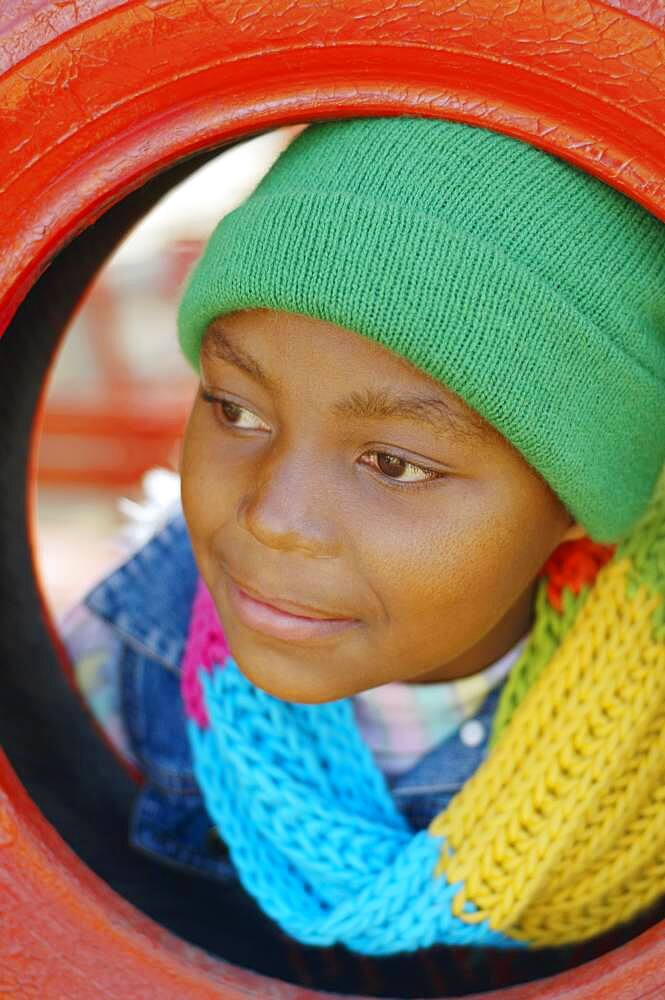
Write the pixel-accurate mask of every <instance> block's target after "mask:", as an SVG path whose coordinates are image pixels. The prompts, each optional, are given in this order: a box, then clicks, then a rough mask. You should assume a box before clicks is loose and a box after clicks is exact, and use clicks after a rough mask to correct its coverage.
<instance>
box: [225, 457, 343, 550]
mask: <svg viewBox="0 0 665 1000" xmlns="http://www.w3.org/2000/svg"><path fill="white" fill-rule="evenodd" d="M334 502H335V501H334V497H333V495H332V491H331V489H330V480H329V478H327V477H326V474H325V469H324V468H323V466H322V464H321V461H320V459H319V460H318V461H317V460H315V459H314V458H313V457H312V453H311V451H309V452H308V453H307V454H305V453H304V452H302V451H301V452H300V453H299V454H293V453H291V455H286V456H283V457H278V456H277V455H276V454H275V453H274V452H273V455H272V457H271V458H270V460H267V461H265V462H264V463H263V464H262V465H261V466H260V467H257V469H256V475H255V477H254V478H253V480H252V482H251V483H250V485H249V487H248V489H247V491H246V492H245V495H244V496H243V498H242V500H241V501H240V504H239V506H238V512H237V520H238V523H239V524H240V525H241V526H242V527H243V528H245V529H246V530H247V531H249V532H250V533H251V534H252V535H253V536H254V537H255V538H256V540H257V541H259V542H260V543H261V544H262V545H265V546H267V547H268V548H273V549H282V550H284V551H286V550H300V551H302V552H305V553H306V554H307V555H309V556H312V557H314V558H322V559H323V558H331V557H333V556H335V555H337V554H338V552H339V546H338V533H337V530H336V524H335V519H334V517H333V511H334Z"/></svg>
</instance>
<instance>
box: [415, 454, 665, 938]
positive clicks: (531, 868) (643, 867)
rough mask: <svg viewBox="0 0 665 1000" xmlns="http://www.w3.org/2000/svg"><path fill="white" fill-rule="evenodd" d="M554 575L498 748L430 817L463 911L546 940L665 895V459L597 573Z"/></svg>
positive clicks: (503, 715)
mask: <svg viewBox="0 0 665 1000" xmlns="http://www.w3.org/2000/svg"><path fill="white" fill-rule="evenodd" d="M549 585H550V591H549V592H548V580H547V579H544V580H543V582H542V583H541V586H540V589H539V591H538V596H537V609H538V610H537V619H536V627H534V630H533V633H532V635H531V638H530V641H529V644H528V645H527V647H526V649H525V650H524V652H523V654H522V657H521V659H520V661H519V662H518V663H517V664H516V665H515V667H514V668H513V672H512V675H511V680H510V682H509V683H508V685H507V686H506V689H505V693H504V696H503V699H502V703H501V704H500V706H499V710H498V712H497V716H496V732H495V734H494V742H493V746H492V750H491V752H490V754H489V756H488V758H487V760H486V761H485V762H484V763H483V764H482V766H481V767H480V768H479V770H478V771H477V772H476V773H475V774H474V775H473V777H472V778H471V779H470V780H469V781H467V782H466V784H465V785H464V787H463V788H462V789H461V791H460V792H459V794H458V795H457V796H456V797H455V799H454V800H453V801H452V802H451V804H450V805H449V807H448V808H447V809H446V810H445V811H444V812H443V813H441V814H440V815H439V816H437V817H436V818H435V819H434V820H433V821H432V823H431V824H430V827H429V830H430V832H431V833H432V834H435V835H440V834H443V835H444V836H445V837H446V839H447V842H448V844H449V845H450V847H451V848H452V851H445V852H444V853H443V855H442V857H441V859H440V861H439V865H438V867H437V874H439V873H441V872H445V874H446V877H447V879H448V881H449V882H458V881H460V882H461V883H462V885H463V888H462V889H460V891H459V893H458V894H457V896H456V899H455V905H454V912H455V914H456V916H458V917H460V919H462V920H464V921H466V922H469V923H475V922H478V921H481V920H485V919H487V920H489V924H490V926H491V927H492V928H493V929H495V930H497V931H502V932H503V933H504V934H507V935H509V936H510V937H512V938H515V939H517V940H520V941H525V942H528V943H529V944H530V945H531V946H536V947H540V946H550V945H562V944H566V943H569V942H576V941H582V940H584V939H586V938H590V937H594V936H596V935H597V934H600V933H602V932H603V931H605V930H608V929H609V928H611V927H613V926H615V925H617V924H619V923H622V922H624V921H627V920H629V919H631V918H632V917H634V916H635V915H637V914H638V912H639V911H641V910H643V909H644V908H645V907H647V906H648V905H650V904H651V903H653V902H655V901H656V900H657V899H658V898H659V897H662V896H664V895H665V469H664V471H663V474H662V475H661V477H660V480H659V483H658V485H657V487H656V490H655V492H654V495H653V497H652V501H651V504H650V506H649V508H648V509H647V511H646V513H645V514H644V515H643V517H642V518H641V520H640V521H639V522H638V523H637V524H636V525H635V527H634V528H633V529H632V531H631V532H630V534H629V535H628V536H627V537H626V538H625V539H624V540H623V541H622V542H621V543H620V544H619V545H618V546H617V547H616V550H615V551H614V554H613V555H612V556H611V558H609V559H608V561H606V562H605V563H604V565H603V566H602V568H601V569H600V570H599V571H598V572H597V575H596V576H595V581H594V582H593V583H592V584H591V585H588V586H582V587H580V588H578V589H577V592H575V587H574V586H572V587H570V586H569V587H568V588H564V589H563V590H562V592H561V594H560V595H559V597H560V600H559V601H556V600H554V601H553V600H552V594H551V581H550V582H549ZM557 604H558V608H557ZM467 901H471V902H472V903H473V904H474V905H475V907H476V909H475V910H474V911H473V912H470V911H471V908H470V907H467V908H465V905H464V904H465V902H467Z"/></svg>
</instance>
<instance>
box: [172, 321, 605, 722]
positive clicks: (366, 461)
mask: <svg viewBox="0 0 665 1000" xmlns="http://www.w3.org/2000/svg"><path fill="white" fill-rule="evenodd" d="M220 333H221V337H220ZM238 348H240V349H241V350H242V351H243V352H244V353H246V354H247V355H250V356H251V357H252V358H253V359H254V361H255V362H258V365H259V366H260V369H261V371H262V373H263V374H264V375H266V376H267V378H268V379H269V380H271V384H270V387H268V386H267V385H264V384H262V382H261V381H259V378H258V375H257V371H256V366H254V371H253V374H249V372H248V371H245V370H243V369H242V368H241V367H239V366H238V364H236V363H233V361H232V357H233V351H234V350H237V349H238ZM236 360H237V359H236ZM386 389H388V390H390V391H391V392H392V393H394V394H400V395H406V394H414V393H417V394H419V396H421V397H422V396H423V395H424V396H427V397H428V398H430V399H431V398H435V399H437V400H439V401H441V402H440V406H437V416H438V419H433V418H432V414H431V412H430V411H428V413H429V419H427V420H426V419H423V416H422V414H421V416H420V419H416V417H415V416H414V415H411V416H406V415H392V416H388V415H376V408H375V415H370V414H369V413H366V414H365V415H359V414H357V413H356V414H351V413H347V414H345V415H342V414H340V413H339V412H335V411H334V410H333V407H334V406H335V405H336V404H337V405H338V406H339V403H340V401H341V400H342V398H346V397H348V396H349V394H351V393H354V394H355V398H356V399H365V400H366V399H367V393H368V391H370V392H371V391H377V392H381V391H382V390H386ZM203 392H207V393H210V394H212V395H213V396H214V397H215V398H216V400H217V401H216V402H208V401H206V400H205V399H204V398H203ZM220 399H225V400H226V402H224V403H221V402H219V400H220ZM446 404H448V405H447V407H446ZM430 410H431V408H430ZM181 477H182V479H181V482H182V503H183V511H184V515H185V519H186V522H187V526H188V529H189V533H190V536H191V541H192V546H193V552H194V556H195V559H196V562H197V565H198V567H199V570H200V572H201V574H202V576H203V579H204V581H205V583H206V585H207V587H208V589H209V590H210V593H211V595H212V597H213V600H214V602H215V606H216V608H217V611H218V614H219V617H220V621H221V622H222V625H223V627H224V632H225V635H226V638H227V641H228V643H229V647H230V649H231V652H232V655H233V657H234V659H235V660H236V662H237V663H238V666H239V667H240V669H241V670H242V672H243V673H244V674H245V676H246V677H247V678H248V679H249V680H250V681H251V682H252V683H254V684H256V685H257V686H258V687H260V688H262V689H264V690H265V691H268V692H269V693H270V694H272V695H274V696H276V697H278V698H283V699H286V700H289V701H296V702H303V703H319V702H325V701H331V700H335V699H338V698H345V697H349V696H351V695H354V694H356V693H358V692H359V691H363V690H366V689H368V688H373V687H376V686H377V685H380V684H386V683H388V682H390V681H404V682H418V683H429V682H435V681H448V680H453V679H456V678H460V677H466V676H469V675H471V674H474V673H477V672H478V671H480V670H482V669H483V668H485V667H487V666H488V665H489V664H491V663H493V662H494V661H495V660H497V659H498V658H499V657H500V656H502V655H503V654H504V653H505V652H507V651H508V650H509V649H510V648H511V647H512V646H514V645H515V643H516V642H517V641H518V640H519V639H520V638H521V637H522V636H523V635H525V633H526V632H527V631H528V630H529V629H530V627H531V625H532V623H533V602H534V596H535V592H536V587H537V583H538V580H537V574H538V572H539V570H540V569H541V568H542V566H543V564H544V563H545V562H546V560H547V558H548V557H549V555H550V554H551V553H552V552H553V551H554V549H555V548H556V547H557V546H558V545H559V544H560V543H561V542H563V541H566V540H570V539H573V538H579V537H581V536H582V535H584V533H585V532H584V528H583V527H582V526H581V525H580V524H578V523H577V522H575V521H574V519H573V518H572V517H571V516H570V514H569V513H568V511H567V510H566V508H565V507H564V505H563V504H562V502H561V501H560V500H559V498H558V497H557V496H556V495H555V494H554V492H553V491H552V489H551V488H550V486H549V485H548V484H547V483H546V482H545V481H544V480H543V479H542V477H541V476H540V475H539V474H538V473H537V472H535V471H534V469H533V468H532V467H531V466H530V465H529V464H528V463H527V461H526V460H525V459H524V458H523V457H522V456H521V454H520V453H519V452H518V451H517V450H516V449H515V448H514V447H513V445H512V444H511V443H510V442H508V441H507V440H506V439H505V438H504V437H503V436H502V435H501V434H499V432H498V431H497V430H496V429H495V428H493V427H492V426H491V425H489V424H488V423H486V421H485V420H484V419H483V418H482V417H480V415H479V414H478V413H476V411H474V410H472V409H471V408H470V407H469V406H468V405H467V404H466V403H465V402H464V401H463V400H461V399H460V398H459V397H458V396H456V395H455V394H454V393H452V392H451V391H450V390H448V389H447V388H446V387H444V386H443V385H441V383H439V382H437V381H435V380H434V379H432V378H430V376H428V375H426V374H424V373H423V372H422V371H421V370H420V369H418V368H416V367H415V366H413V365H412V364H410V363H409V362H408V361H406V359H404V358H402V357H401V356H399V355H397V354H394V353H393V352H392V351H390V350H388V349H387V348H385V347H383V346H382V345H379V344H377V343H375V342H374V341H372V340H369V339H368V338H366V337H363V336H361V335H360V334H358V333H356V332H354V331H351V330H347V329H344V328H342V327H339V326H336V325H334V324H332V323H328V322H324V321H322V320H318V319H313V318H311V317H308V316H304V315H299V314H293V313H286V312H278V311H273V310H267V309H252V310H246V311H238V312H234V313H229V314H226V315H224V316H221V317H218V319H217V320H215V321H214V322H213V323H212V324H211V325H210V327H209V328H208V331H207V332H206V336H205V337H204V341H203V345H202V350H201V384H200V386H199V391H198V393H197V396H196V399H195V401H194V405H193V407H192V411H191V414H190V417H189V421H188V425H187V430H186V434H185V441H184V447H183V453H182V463H181ZM229 574H231V575H232V576H233V577H235V579H236V581H239V582H243V583H246V584H247V585H249V586H253V587H254V589H255V590H256V591H258V592H260V593H261V594H264V595H268V596H272V597H273V598H274V599H277V598H279V597H283V598H284V599H290V600H291V601H292V602H297V603H298V604H303V605H309V606H311V607H313V608H315V609H318V611H319V612H322V613H323V614H327V615H328V617H330V618H335V617H337V618H352V619H356V625H355V626H354V627H353V628H350V629H347V630H346V631H344V632H342V633H340V634H338V635H333V636H327V637H325V638H323V639H318V640H317V641H313V642H312V641H295V640H292V639H291V640H287V639H285V638H283V637H279V638H277V637H274V636H267V635H265V634H263V633H262V632H259V631H257V630H255V629H254V628H251V627H249V626H247V625H246V624H245V623H244V622H243V621H240V620H239V618H238V615H237V614H236V612H235V610H234V605H233V602H232V601H231V599H230V594H229ZM303 614H306V612H303Z"/></svg>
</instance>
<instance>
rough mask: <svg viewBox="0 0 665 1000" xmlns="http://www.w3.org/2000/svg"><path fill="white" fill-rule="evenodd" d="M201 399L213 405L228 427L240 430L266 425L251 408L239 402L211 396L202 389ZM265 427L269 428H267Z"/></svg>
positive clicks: (255, 428)
mask: <svg viewBox="0 0 665 1000" xmlns="http://www.w3.org/2000/svg"><path fill="white" fill-rule="evenodd" d="M201 399H203V400H205V402H206V403H211V404H212V405H213V408H214V410H215V411H216V413H218V414H221V416H220V417H218V419H219V420H220V422H221V423H222V424H224V425H226V426H228V427H238V428H240V429H241V430H257V429H259V428H265V427H266V425H265V424H264V423H263V421H262V420H261V419H260V418H259V417H257V415H256V414H255V413H253V412H252V410H248V409H247V407H246V406H241V405H240V403H234V402H233V400H232V399H227V398H225V397H224V396H213V395H212V394H211V393H209V392H204V391H203V390H202V391H201ZM266 429H267V430H269V428H266Z"/></svg>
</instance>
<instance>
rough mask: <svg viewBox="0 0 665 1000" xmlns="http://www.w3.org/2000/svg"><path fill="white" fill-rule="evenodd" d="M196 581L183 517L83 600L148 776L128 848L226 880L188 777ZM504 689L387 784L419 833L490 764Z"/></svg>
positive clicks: (217, 841)
mask: <svg viewBox="0 0 665 1000" xmlns="http://www.w3.org/2000/svg"><path fill="white" fill-rule="evenodd" d="M197 579H198V569H197V566H196V564H195V562H194V556H193V553H192V549H191V544H190V540H189V534H188V530H187V527H186V524H185V521H184V518H183V516H182V513H178V514H177V515H176V516H174V517H172V518H171V519H170V520H169V521H168V522H167V523H166V525H165V526H164V527H163V528H162V529H161V530H159V531H158V532H157V533H156V534H155V535H154V536H153V537H152V538H151V539H150V540H149V541H148V542H147V543H146V544H144V545H143V547H142V548H140V549H139V550H138V551H137V552H135V553H134V555H133V556H132V557H131V558H130V559H128V560H127V561H126V562H125V563H123V564H122V565H121V566H120V567H118V568H117V569H115V570H114V571H113V572H112V573H111V574H110V575H108V576H107V577H105V578H104V579H103V580H102V581H101V582H100V583H98V584H97V585H96V586H95V587H94V588H93V589H92V590H91V591H90V592H89V593H88V594H87V595H86V597H85V598H84V602H83V603H84V605H85V607H87V609H89V611H90V612H92V613H94V614H95V615H98V616H100V617H101V618H102V619H104V620H105V621H106V622H107V623H108V624H109V625H110V626H111V627H112V629H113V631H114V633H115V635H116V637H117V641H116V642H115V643H114V645H113V654H112V655H113V656H114V657H117V662H116V663H115V664H114V666H115V667H116V668H117V670H118V676H119V681H120V691H121V708H122V715H123V718H124V724H125V727H126V731H127V737H128V740H129V744H130V749H131V753H132V755H133V757H134V758H135V760H136V762H137V764H138V767H139V770H140V771H141V772H142V774H143V776H144V779H145V780H144V783H143V784H142V785H141V786H140V788H139V789H138V791H137V796H136V800H135V803H134V808H133V813H132V816H131V821H130V831H129V836H130V842H131V843H132V845H133V846H134V847H135V848H137V849H138V850H140V851H142V852H145V853H147V854H149V855H151V856H152V857H155V858H157V859H158V860H160V861H163V862H165V863H167V864H171V865H175V866H178V867H180V868H184V869H190V870H194V871H196V872H198V873H200V874H203V875H206V876H208V877H210V878H213V879H217V880H219V881H222V882H224V881H229V880H235V879H237V873H236V870H235V868H234V865H233V862H232V861H231V859H230V857H229V854H228V851H227V848H226V845H225V844H224V842H223V841H222V840H221V838H220V837H219V835H218V834H217V833H216V831H215V829H214V827H213V825H212V823H211V820H210V818H209V816H208V814H207V812H206V809H205V806H204V803H203V799H202V796H201V793H200V792H199V789H198V786H197V783H196V779H195V777H194V774H193V771H192V757H191V752H190V747H189V742H188V737H187V732H186V728H185V718H186V717H185V714H184V710H183V705H182V701H181V696H180V669H181V661H182V657H183V652H184V648H185V642H186V639H187V633H188V628H189V616H190V610H191V606H192V602H193V600H194V594H195V589H196V583H197ZM504 683H505V682H504ZM502 686H503V684H500V685H499V686H498V687H497V688H495V689H494V690H493V691H491V692H490V694H489V695H488V697H487V699H486V700H485V702H484V704H483V706H482V708H481V710H480V711H479V712H478V714H477V716H476V719H475V720H474V721H475V722H476V723H480V725H474V727H473V736H474V738H473V739H472V740H469V739H467V740H466V742H465V740H464V738H463V737H464V727H462V728H461V729H460V730H458V731H457V732H456V733H454V734H453V735H452V736H450V737H448V738H446V739H444V740H443V741H442V742H441V743H439V744H438V745H437V746H435V747H434V748H433V749H432V750H431V751H430V752H429V753H426V754H425V756H424V757H421V758H420V759H419V760H418V761H417V762H416V763H415V764H414V765H413V766H412V767H411V768H410V769H409V770H407V771H406V772H404V773H402V774H399V775H396V776H394V777H391V778H387V779H386V780H387V782H388V785H389V788H390V790H391V792H392V795H393V797H394V801H395V803H396V805H397V807H398V809H399V810H400V811H401V812H402V813H403V814H404V815H405V816H406V817H407V819H408V820H409V822H410V824H411V826H412V827H413V829H422V828H424V827H426V826H427V825H428V823H429V822H430V820H431V819H432V818H433V817H434V816H435V815H436V814H437V813H438V812H440V811H441V810H442V809H443V808H445V806H446V805H447V804H448V802H449V801H450V799H451V798H452V796H453V795H454V794H455V793H456V792H457V791H458V789H459V788H461V786H462V785H463V784H464V782H465V781H466V780H467V778H469V777H470V776H471V775H472V774H473V772H474V771H475V770H476V768H477V767H478V765H479V764H480V763H481V761H482V760H483V759H484V757H485V755H486V753H487V742H488V736H489V732H490V728H491V721H492V716H493V713H494V710H495V708H496V704H497V700H498V698H499V696H500V693H501V688H502ZM468 732H469V730H468V729H467V733H468Z"/></svg>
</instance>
